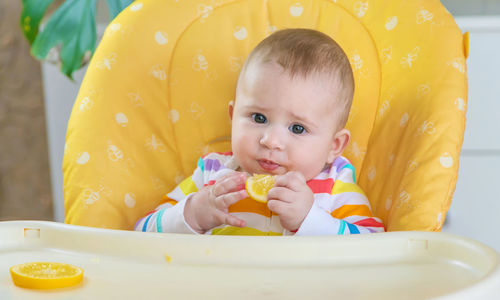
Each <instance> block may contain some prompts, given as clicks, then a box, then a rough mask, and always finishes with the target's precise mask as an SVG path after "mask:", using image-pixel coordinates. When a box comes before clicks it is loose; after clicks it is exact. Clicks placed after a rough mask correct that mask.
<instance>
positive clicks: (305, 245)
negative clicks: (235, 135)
mask: <svg viewBox="0 0 500 300" xmlns="http://www.w3.org/2000/svg"><path fill="white" fill-rule="evenodd" d="M291 27H305V28H314V29H317V30H320V31H323V32H325V33H326V34H329V35H331V36H332V37H333V38H334V39H335V40H336V41H337V42H338V43H339V44H340V45H341V47H343V49H344V51H345V52H346V53H347V55H348V57H349V59H350V61H351V65H352V68H353V71H354V77H355V82H356V92H355V97H354V103H353V106H352V110H351V113H350V116H349V120H348V124H347V128H348V129H349V130H350V131H351V133H352V139H351V142H350V145H349V147H348V148H347V150H346V152H345V156H347V157H348V158H349V159H350V160H351V161H352V163H353V164H354V166H355V168H356V179H357V181H358V183H359V185H360V186H361V187H362V188H363V189H364V191H365V193H366V195H367V197H368V199H369V200H370V202H371V205H372V209H373V212H374V214H375V215H376V216H379V217H381V218H382V220H383V221H384V223H385V225H386V228H387V230H388V231H400V232H388V233H380V234H368V235H350V236H325V237H248V236H247V237H242V236H231V237H228V236H204V235H180V234H157V233H143V232H131V231H128V230H130V229H132V228H133V226H134V224H135V222H136V221H137V220H138V219H139V218H140V217H142V216H144V215H145V214H146V213H147V212H148V211H150V210H151V209H153V208H155V207H156V206H157V205H159V204H160V203H161V201H162V196H163V195H165V193H167V192H169V191H170V190H172V189H173V188H174V186H175V185H176V184H178V183H179V182H181V181H182V180H183V179H184V178H185V177H187V176H190V175H191V173H192V172H193V170H194V167H195V165H196V160H197V159H198V157H200V156H201V155H203V154H205V153H207V152H212V151H228V150H230V148H231V147H230V120H229V116H228V113H227V105H228V103H229V102H230V101H231V100H234V96H235V84H236V80H237V77H238V73H239V71H240V69H241V67H242V65H243V62H244V60H245V58H246V56H247V55H248V53H249V52H250V51H251V49H252V48H253V47H254V46H255V45H256V44H257V43H258V42H259V41H260V40H262V39H263V38H264V37H266V36H267V35H269V34H270V33H272V32H273V31H275V30H277V29H281V28H291ZM467 51H468V44H467V35H465V36H463V35H462V34H461V32H460V30H459V29H458V27H457V26H456V24H455V22H454V20H453V17H452V16H451V15H450V14H449V13H448V12H447V11H446V9H445V8H444V7H443V6H442V5H441V3H440V2H439V1H437V0H436V1H434V0H422V1H405V0H391V1H372V0H336V1H335V0H179V1H178V0H165V1H155V0H136V1H134V2H133V3H132V4H131V5H130V6H129V7H128V8H126V9H125V10H124V11H123V12H122V13H121V14H120V15H119V16H118V17H117V18H116V19H115V20H114V21H113V22H112V23H111V24H110V25H109V26H108V28H107V29H106V32H105V34H104V37H103V39H102V41H101V43H100V45H99V47H98V49H97V51H96V53H95V54H94V56H93V58H92V60H91V63H90V65H89V68H88V71H87V73H86V76H85V79H84V81H83V83H82V85H81V89H80V93H79V95H78V98H77V99H76V101H75V105H74V108H73V112H72V115H71V118H70V121H69V125H68V132H67V139H66V147H65V156H64V162H63V173H64V196H65V209H66V223H68V224H58V223H53V222H26V221H23V222H0V258H1V259H0V269H3V270H4V269H7V268H8V267H10V266H12V265H14V264H18V263H24V262H27V261H47V260H48V261H60V262H65V263H71V264H74V265H77V266H80V267H82V268H83V269H84V271H85V275H84V281H83V283H82V284H80V285H79V286H78V287H74V288H68V289H64V290H60V291H53V292H44V293H39V292H38V293H37V292H35V291H31V290H25V289H21V288H17V287H15V286H13V285H12V283H11V282H10V280H9V279H8V278H7V277H8V275H7V273H5V274H4V273H2V274H3V275H1V274H0V282H1V283H0V298H2V299H4V298H19V299H44V298H43V297H45V298H46V299H53V297H54V295H55V293H57V295H58V296H60V297H63V298H71V299H94V298H110V297H119V298H120V299H138V298H147V299H150V298H153V297H154V298H160V299H161V298H173V299H186V298H194V299H198V298H203V299H206V298H216V299H226V298H231V299H234V298H235V296H236V297H237V298H238V299H240V298H242V299H269V298H272V299H277V298H279V299H295V298H306V297H307V298H318V299H324V298H326V297H335V298H340V299H401V298H405V299H424V298H425V299H429V298H433V299H483V298H484V299H494V298H498V297H500V262H499V255H498V253H496V252H495V251H494V250H492V249H491V248H489V247H487V246H485V245H482V244H480V243H477V242H475V241H472V240H469V239H465V238H461V237H456V236H452V235H448V234H444V233H438V232H416V231H439V230H440V229H441V226H442V224H443V221H444V219H445V216H446V212H447V210H448V208H449V205H450V201H451V198H452V196H453V191H454V189H455V184H456V180H457V172H458V163H459V161H458V160H459V153H460V148H461V145H462V139H463V135H464V126H465V111H466V103H467V78H466V65H465V59H466V57H467ZM76 225H84V226H76ZM93 227H94V228H93ZM95 227H101V228H95ZM103 228H108V229H103ZM110 229H124V230H110ZM2 276H3V277H2Z"/></svg>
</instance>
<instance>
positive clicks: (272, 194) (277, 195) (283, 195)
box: [267, 186, 294, 202]
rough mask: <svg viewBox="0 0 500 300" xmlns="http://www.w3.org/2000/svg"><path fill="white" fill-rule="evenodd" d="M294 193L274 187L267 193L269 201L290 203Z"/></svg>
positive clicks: (285, 188) (283, 188)
mask: <svg viewBox="0 0 500 300" xmlns="http://www.w3.org/2000/svg"><path fill="white" fill-rule="evenodd" d="M293 193H294V192H293V191H292V190H290V189H289V188H287V187H282V186H274V187H272V188H271V189H270V190H269V192H268V193H267V199H268V201H269V200H279V201H284V202H290V201H289V199H292V198H293V197H292V196H293Z"/></svg>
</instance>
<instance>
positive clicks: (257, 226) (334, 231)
mask: <svg viewBox="0 0 500 300" xmlns="http://www.w3.org/2000/svg"><path fill="white" fill-rule="evenodd" d="M238 167H239V166H238V163H237V162H236V160H235V159H234V157H233V156H232V154H231V153H210V154H207V155H206V156H204V157H202V158H200V159H199V160H198V165H197V168H196V170H195V171H194V173H193V175H192V176H190V177H188V178H186V179H185V180H184V181H183V182H181V183H180V184H179V185H178V186H177V187H176V188H175V189H174V190H173V191H172V192H170V193H168V194H167V195H166V196H165V197H164V200H165V202H164V203H163V204H161V205H160V206H158V207H157V208H156V209H155V210H154V211H152V212H150V213H149V214H147V215H146V216H145V217H143V218H141V219H140V220H139V221H138V222H137V223H136V225H135V227H134V230H137V231H151V232H172V233H196V232H195V231H194V230H193V229H192V228H191V227H190V226H189V225H188V224H187V223H186V221H185V219H184V205H185V203H186V199H187V198H188V197H190V195H192V194H193V193H195V192H197V191H198V190H199V189H201V188H202V187H204V186H207V185H212V184H214V183H215V181H216V180H217V179H218V178H220V177H222V176H224V175H226V174H228V173H231V172H233V171H234V170H236V169H237V168H238ZM307 185H308V186H309V188H311V190H312V192H313V194H314V202H313V205H312V207H311V209H310V211H309V213H308V214H307V216H306V217H305V219H304V221H303V222H302V224H301V226H300V228H299V229H298V230H297V231H296V232H295V233H292V232H289V231H288V230H286V229H284V228H283V227H282V226H281V224H280V220H279V216H278V215H277V214H275V213H273V212H271V211H270V210H269V209H268V207H267V204H266V203H260V202H257V201H254V200H252V199H250V198H246V199H243V200H240V201H239V202H237V203H235V204H233V205H231V206H230V207H229V208H228V212H229V213H231V214H233V215H235V216H236V217H237V218H240V219H243V220H245V221H246V227H243V228H239V227H233V226H229V225H221V226H218V227H215V228H212V229H211V230H209V231H207V232H206V233H205V234H224V235H292V234H295V235H342V234H357V233H372V232H383V231H384V225H383V224H382V222H381V220H380V219H379V218H376V217H374V216H373V214H372V212H371V208H370V203H369V202H368V199H367V198H366V196H365V194H364V193H363V191H362V190H361V188H360V187H359V186H358V185H357V184H356V179H355V176H354V167H353V165H352V164H351V163H350V162H349V161H348V160H347V159H346V158H344V157H338V158H337V159H336V160H335V161H334V162H333V164H331V165H329V166H328V167H326V168H325V169H323V171H321V173H320V174H318V175H317V176H316V177H315V178H313V179H311V180H309V181H308V182H307Z"/></svg>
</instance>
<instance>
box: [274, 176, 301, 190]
mask: <svg viewBox="0 0 500 300" xmlns="http://www.w3.org/2000/svg"><path fill="white" fill-rule="evenodd" d="M305 184H306V180H305V178H304V176H303V175H302V174H301V173H300V172H295V171H292V172H288V173H286V174H285V175H281V176H277V177H276V181H275V184H274V185H275V186H281V187H286V188H289V189H291V190H293V191H297V192H298V191H300V190H301V187H302V186H303V185H305Z"/></svg>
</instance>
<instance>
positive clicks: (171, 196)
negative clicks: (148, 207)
mask: <svg viewBox="0 0 500 300" xmlns="http://www.w3.org/2000/svg"><path fill="white" fill-rule="evenodd" d="M203 173H204V172H203V159H202V158H200V159H199V161H198V166H197V168H196V169H195V171H194V173H193V175H191V176H189V177H188V178H186V179H184V180H183V181H182V182H181V183H180V184H179V185H178V186H177V187H175V189H174V190H173V191H172V192H170V193H168V194H167V195H165V196H163V203H162V204H161V205H159V206H158V207H156V208H155V209H154V210H153V211H151V212H149V213H148V214H147V215H146V216H144V217H143V218H141V219H140V220H139V221H137V223H136V224H135V226H134V230H136V231H148V232H171V233H196V232H195V231H194V230H193V229H192V228H191V227H190V226H189V225H188V224H187V223H186V221H185V219H184V205H185V203H186V199H187V198H188V197H189V196H190V195H192V194H193V193H195V192H197V191H198V189H200V188H201V187H203V185H204V182H203V181H204V174H203Z"/></svg>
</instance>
